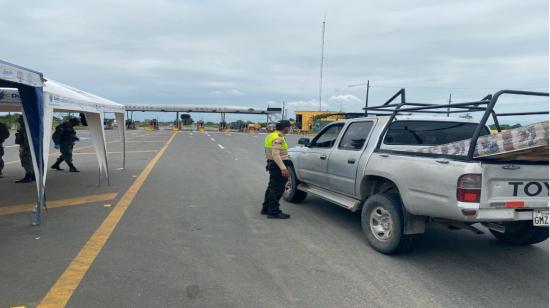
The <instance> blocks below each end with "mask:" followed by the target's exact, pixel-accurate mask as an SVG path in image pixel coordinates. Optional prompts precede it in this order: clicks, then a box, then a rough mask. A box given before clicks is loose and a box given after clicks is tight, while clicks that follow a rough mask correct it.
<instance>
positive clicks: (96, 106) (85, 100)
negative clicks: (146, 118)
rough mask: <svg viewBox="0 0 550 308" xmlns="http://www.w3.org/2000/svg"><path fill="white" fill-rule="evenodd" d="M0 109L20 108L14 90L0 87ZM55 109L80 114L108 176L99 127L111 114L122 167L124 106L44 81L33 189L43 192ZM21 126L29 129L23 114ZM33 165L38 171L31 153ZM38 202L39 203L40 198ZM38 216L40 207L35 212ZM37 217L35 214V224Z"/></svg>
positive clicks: (101, 133) (101, 169)
mask: <svg viewBox="0 0 550 308" xmlns="http://www.w3.org/2000/svg"><path fill="white" fill-rule="evenodd" d="M0 93H1V94H2V95H0V112H16V111H22V105H21V100H20V96H19V93H18V90H17V89H13V88H11V89H0ZM56 111H57V112H59V111H65V112H79V113H84V115H85V117H86V122H87V123H88V128H89V131H90V134H91V137H92V140H93V143H94V146H95V152H96V156H97V159H98V162H99V171H100V174H102V175H104V176H105V177H106V178H107V180H108V179H109V168H108V160H107V148H106V141H105V132H104V129H103V127H104V126H103V123H104V113H106V112H107V113H115V116H116V120H117V122H118V123H119V125H118V127H119V130H120V137H121V141H122V143H123V153H122V155H123V168H125V157H126V153H125V143H126V142H125V125H124V123H125V117H124V113H125V108H124V106H123V105H121V104H118V103H115V102H113V101H110V100H108V99H105V98H101V97H99V96H96V95H93V94H90V93H87V92H85V91H82V90H78V89H75V88H72V87H70V86H67V85H64V84H62V83H59V82H55V81H52V80H46V81H44V84H43V119H42V120H43V126H42V127H43V132H41V133H42V136H41V137H42V142H41V146H42V149H41V150H42V151H41V153H42V156H43V157H42V159H43V164H42V166H44V167H43V169H44V170H43V177H42V181H39V180H38V178H37V183H36V185H37V189H39V191H41V190H42V191H43V189H44V187H45V184H46V174H47V167H45V166H48V165H49V164H48V158H49V150H50V142H49V141H50V138H51V133H52V120H53V113H54V112H56ZM25 126H26V128H27V132H29V131H30V130H29V125H28V123H27V119H26V117H25ZM33 164H34V169H35V173H37V174H39V172H38V170H39V166H38V164H37V159H36V158H35V157H34V155H33ZM38 203H39V204H40V203H42V202H41V201H40V200H39V202H38ZM37 212H38V215H40V207H39V210H38V211H37ZM39 222H40V217H38V223H39Z"/></svg>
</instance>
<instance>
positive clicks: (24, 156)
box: [15, 116, 35, 183]
mask: <svg viewBox="0 0 550 308" xmlns="http://www.w3.org/2000/svg"><path fill="white" fill-rule="evenodd" d="M17 122H19V129H18V130H17V133H15V143H16V144H18V145H19V159H20V160H21V166H22V167H23V169H25V177H24V178H22V179H20V180H17V181H15V183H29V182H33V181H34V180H35V177H34V168H33V165H32V156H31V148H30V146H29V140H28V138H27V131H26V129H25V121H23V116H20V117H19V118H17Z"/></svg>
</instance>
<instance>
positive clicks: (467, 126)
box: [384, 121, 490, 145]
mask: <svg viewBox="0 0 550 308" xmlns="http://www.w3.org/2000/svg"><path fill="white" fill-rule="evenodd" d="M476 127H477V123H460V122H433V121H396V122H393V123H392V124H391V125H390V128H389V130H388V133H387V134H386V137H385V138H384V144H387V145H440V144H446V143H451V142H455V141H460V140H465V139H470V138H472V136H473V135H474V131H475V129H476ZM488 134H490V132H489V130H488V129H487V128H486V127H485V128H484V129H483V131H482V132H481V136H484V135H488Z"/></svg>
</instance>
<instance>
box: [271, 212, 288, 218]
mask: <svg viewBox="0 0 550 308" xmlns="http://www.w3.org/2000/svg"><path fill="white" fill-rule="evenodd" d="M267 218H270V219H289V218H290V215H288V214H285V213H283V212H277V213H271V214H267Z"/></svg>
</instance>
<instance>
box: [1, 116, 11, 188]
mask: <svg viewBox="0 0 550 308" xmlns="http://www.w3.org/2000/svg"><path fill="white" fill-rule="evenodd" d="M9 136H10V131H9V129H8V126H7V125H6V124H4V123H2V122H0V179H1V178H3V176H2V170H3V169H4V158H3V157H4V141H6V139H8V138H9Z"/></svg>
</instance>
